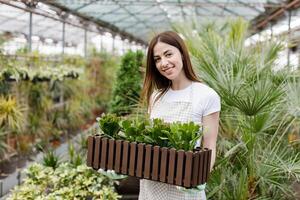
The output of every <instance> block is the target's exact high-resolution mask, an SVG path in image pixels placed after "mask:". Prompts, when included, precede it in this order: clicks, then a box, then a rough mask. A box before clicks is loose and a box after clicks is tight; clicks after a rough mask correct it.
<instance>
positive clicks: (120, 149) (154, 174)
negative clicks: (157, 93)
mask: <svg viewBox="0 0 300 200" xmlns="http://www.w3.org/2000/svg"><path fill="white" fill-rule="evenodd" d="M210 160H211V150H209V149H195V150H194V151H183V150H176V149H174V148H166V147H160V146H153V145H150V144H144V143H136V142H128V141H124V140H114V139H108V138H105V137H100V136H89V137H88V154H87V165H88V166H90V167H92V168H94V169H95V170H98V169H99V168H101V169H103V170H114V171H115V172H116V173H120V174H124V175H129V176H134V177H137V178H143V179H149V180H152V181H159V182H163V183H168V184H172V185H178V186H182V187H186V188H191V187H196V186H197V185H200V184H203V183H205V182H206V181H207V180H208V177H209V172H210V170H209V169H210Z"/></svg>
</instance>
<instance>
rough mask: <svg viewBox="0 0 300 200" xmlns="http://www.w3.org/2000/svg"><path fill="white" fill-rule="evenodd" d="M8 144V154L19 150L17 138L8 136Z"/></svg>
mask: <svg viewBox="0 0 300 200" xmlns="http://www.w3.org/2000/svg"><path fill="white" fill-rule="evenodd" d="M6 143H7V146H8V149H7V151H8V153H12V152H15V151H16V149H17V137H16V136H10V135H8V136H7V138H6Z"/></svg>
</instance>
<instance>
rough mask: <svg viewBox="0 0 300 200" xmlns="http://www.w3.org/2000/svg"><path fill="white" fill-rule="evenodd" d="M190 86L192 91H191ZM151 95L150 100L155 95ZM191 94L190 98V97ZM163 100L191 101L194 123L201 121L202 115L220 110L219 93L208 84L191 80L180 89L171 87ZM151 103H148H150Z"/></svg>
mask: <svg viewBox="0 0 300 200" xmlns="http://www.w3.org/2000/svg"><path fill="white" fill-rule="evenodd" d="M191 87H192V93H191ZM156 95H157V93H155V95H152V98H151V101H150V102H153V98H154V97H156ZM191 95H192V96H191ZM190 96H191V98H190ZM160 100H162V101H165V102H176V101H186V102H189V101H191V102H192V120H193V121H194V122H195V123H198V124H199V123H202V117H203V116H207V115H209V114H211V113H214V112H218V111H220V110H221V103H220V97H219V95H218V94H217V93H216V92H215V91H214V90H213V89H212V88H210V87H209V86H207V85H205V84H203V83H199V82H193V84H191V85H189V86H188V87H186V88H184V89H182V90H172V89H171V88H170V89H169V90H168V91H167V92H166V93H165V94H164V95H163V96H162V97H161V99H160ZM151 104H152V103H150V105H151Z"/></svg>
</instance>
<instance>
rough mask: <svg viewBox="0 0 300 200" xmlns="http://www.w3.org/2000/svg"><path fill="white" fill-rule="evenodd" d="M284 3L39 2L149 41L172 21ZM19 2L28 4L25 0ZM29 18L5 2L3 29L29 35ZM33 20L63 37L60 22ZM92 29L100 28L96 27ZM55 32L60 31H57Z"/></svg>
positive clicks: (249, 15) (250, 15) (0, 13)
mask: <svg viewBox="0 0 300 200" xmlns="http://www.w3.org/2000/svg"><path fill="white" fill-rule="evenodd" d="M41 2H42V1H41ZM48 2H49V3H48ZM284 3H286V1H285V0H138V1H137V0H84V1H81V0H72V1H70V0H52V1H44V3H39V5H41V4H43V5H49V7H50V8H51V9H53V11H52V12H54V13H59V10H60V9H63V10H69V11H72V13H73V14H79V15H82V16H85V17H86V18H89V19H91V20H96V21H97V20H98V21H99V22H100V24H102V25H103V26H105V30H107V29H110V30H116V31H119V33H121V34H122V32H124V33H129V34H128V36H129V35H131V36H134V37H135V38H137V39H141V40H143V41H147V40H148V36H149V35H151V34H153V32H156V31H157V30H159V31H161V30H170V29H171V23H172V22H179V21H184V20H189V19H191V18H196V19H199V21H208V20H225V19H226V18H228V17H238V16H240V17H243V18H244V19H246V20H249V21H251V20H254V19H256V18H257V16H259V15H262V14H263V13H264V12H270V10H274V9H276V8H279V7H280V6H283V5H284ZM16 4H18V5H19V6H22V5H23V7H25V5H24V4H23V3H21V2H16ZM9 20H14V25H11V23H9ZM28 21H29V15H28V13H26V12H25V11H22V10H20V9H16V8H13V7H11V6H7V5H5V4H1V6H0V24H1V26H0V30H1V31H5V30H10V31H19V32H22V33H24V34H27V33H28ZM79 21H80V20H78V23H79ZM33 23H34V24H33V26H34V27H35V26H37V27H35V28H34V29H33V30H34V31H33V33H34V34H40V35H42V37H48V36H54V37H55V39H56V40H61V35H62V23H61V22H60V21H56V20H49V19H46V17H41V16H38V15H34V18H33ZM91 24H92V23H91ZM69 28H70V29H71V30H72V31H73V29H74V28H76V27H74V28H71V26H68V29H69ZM89 28H91V29H94V30H95V31H97V29H96V28H95V26H93V27H92V26H90V27H89ZM114 28H115V29H114ZM78 29H79V28H78ZM81 30H82V29H81ZM55 31H57V34H54V32H55ZM66 31H69V30H67V29H66ZM81 32H83V31H81ZM76 33H77V32H76V31H75V30H74V33H73V34H74V35H72V34H70V35H72V37H71V36H70V37H66V40H69V38H74V39H70V40H73V41H76V40H78V39H79V37H82V34H81V33H80V34H79V32H78V36H77V34H76ZM76 37H77V39H76ZM122 38H124V37H123V36H122ZM130 40H132V38H131V39H130Z"/></svg>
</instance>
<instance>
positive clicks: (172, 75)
mask: <svg viewBox="0 0 300 200" xmlns="http://www.w3.org/2000/svg"><path fill="white" fill-rule="evenodd" d="M153 55H154V62H155V65H156V68H157V70H158V71H159V72H160V74H161V75H163V76H164V77H166V78H167V79H169V80H171V81H173V80H175V79H179V78H180V77H182V76H185V74H184V71H183V70H182V68H183V62H182V56H181V53H180V51H179V49H177V48H176V47H174V46H172V45H169V44H166V43H163V42H158V43H157V44H156V45H155V46H154V48H153Z"/></svg>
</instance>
